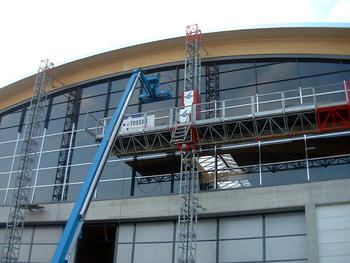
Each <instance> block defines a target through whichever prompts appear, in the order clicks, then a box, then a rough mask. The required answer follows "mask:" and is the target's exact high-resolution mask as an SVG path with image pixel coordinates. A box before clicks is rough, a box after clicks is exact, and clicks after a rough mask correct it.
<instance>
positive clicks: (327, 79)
mask: <svg viewBox="0 0 350 263" xmlns="http://www.w3.org/2000/svg"><path fill="white" fill-rule="evenodd" d="M340 82H343V77H342V74H341V73H334V74H327V75H322V76H315V77H307V78H302V79H301V80H300V83H301V87H316V86H323V85H326V84H333V83H340Z"/></svg>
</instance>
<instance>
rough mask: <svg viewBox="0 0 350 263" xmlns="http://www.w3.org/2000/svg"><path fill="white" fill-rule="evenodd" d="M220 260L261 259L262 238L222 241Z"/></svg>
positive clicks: (241, 260)
mask: <svg viewBox="0 0 350 263" xmlns="http://www.w3.org/2000/svg"><path fill="white" fill-rule="evenodd" d="M219 251H220V254H219V261H220V262H243V261H261V260H262V259H263V242H262V239H248V240H229V241H220V244H219Z"/></svg>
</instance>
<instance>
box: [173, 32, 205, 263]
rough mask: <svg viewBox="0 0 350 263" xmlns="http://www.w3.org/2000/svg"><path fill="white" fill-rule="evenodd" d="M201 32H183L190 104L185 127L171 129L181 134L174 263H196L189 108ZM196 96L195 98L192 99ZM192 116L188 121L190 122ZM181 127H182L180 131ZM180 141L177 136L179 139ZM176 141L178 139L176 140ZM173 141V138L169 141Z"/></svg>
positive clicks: (196, 88) (196, 89)
mask: <svg viewBox="0 0 350 263" xmlns="http://www.w3.org/2000/svg"><path fill="white" fill-rule="evenodd" d="M200 51H201V31H200V30H199V29H198V26H197V25H193V26H188V27H187V28H186V57H185V81H184V95H183V100H185V98H184V97H188V96H189V97H191V96H192V101H191V102H190V104H186V102H184V101H183V105H182V106H183V107H184V108H186V107H187V108H188V107H190V108H191V110H190V111H191V113H189V114H188V117H187V118H186V119H187V120H186V121H185V123H182V124H181V122H180V124H179V126H178V127H175V130H174V136H176V134H181V131H183V134H184V135H183V136H182V140H179V139H177V140H176V142H177V145H178V146H179V148H180V150H181V174H180V211H179V217H178V262H179V263H194V262H196V241H197V214H198V188H199V184H198V152H197V148H196V142H197V139H198V138H196V136H195V134H194V133H193V130H194V129H193V127H192V126H191V124H190V123H191V120H193V117H194V116H195V115H196V112H194V111H193V106H192V104H195V103H196V99H198V98H199V94H200V79H201V52H200ZM196 96H197V97H196ZM191 116H192V119H191ZM181 125H184V127H182V126H181ZM179 131H180V132H179ZM180 137H181V136H180ZM178 138H179V136H178ZM173 139H174V138H173Z"/></svg>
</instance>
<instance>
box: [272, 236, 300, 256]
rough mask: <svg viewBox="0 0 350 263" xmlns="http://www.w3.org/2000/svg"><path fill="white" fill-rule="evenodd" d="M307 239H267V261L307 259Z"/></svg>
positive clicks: (298, 237) (297, 237)
mask: <svg viewBox="0 0 350 263" xmlns="http://www.w3.org/2000/svg"><path fill="white" fill-rule="evenodd" d="M306 247H307V246H306V237H305V236H296V237H278V238H276V237H274V238H267V239H266V259H267V260H293V259H302V258H307V251H306Z"/></svg>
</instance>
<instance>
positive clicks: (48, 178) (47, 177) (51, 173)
mask: <svg viewBox="0 0 350 263" xmlns="http://www.w3.org/2000/svg"><path fill="white" fill-rule="evenodd" d="M56 172H57V169H56V168H54V169H47V170H40V171H39V174H38V181H37V185H50V184H54V183H55V178H56Z"/></svg>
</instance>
